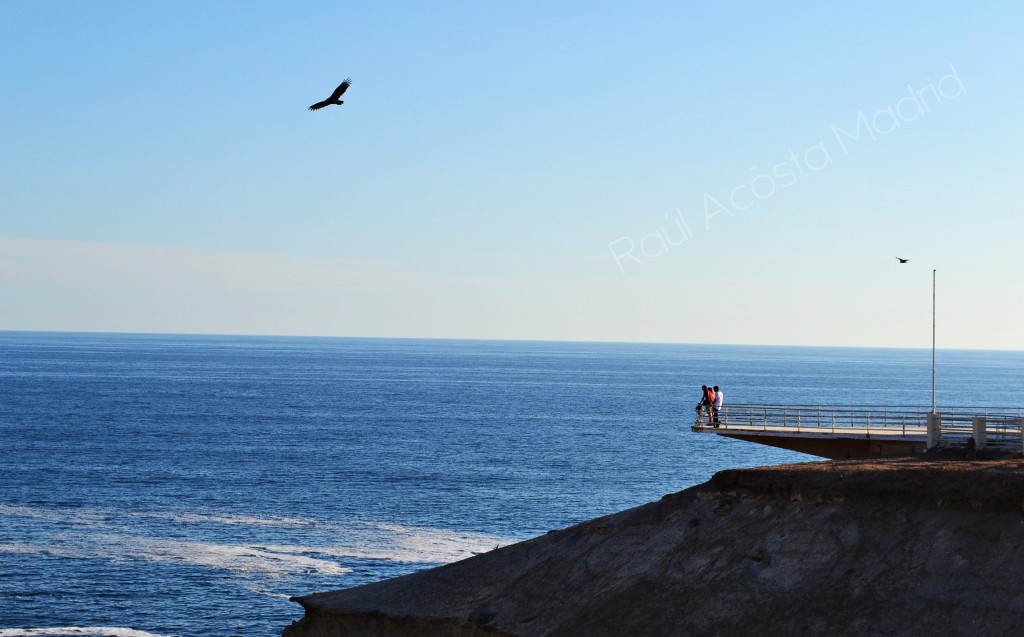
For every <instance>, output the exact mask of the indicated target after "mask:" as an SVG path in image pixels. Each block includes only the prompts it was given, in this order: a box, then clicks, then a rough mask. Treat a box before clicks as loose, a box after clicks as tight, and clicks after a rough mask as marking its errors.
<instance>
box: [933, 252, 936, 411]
mask: <svg viewBox="0 0 1024 637" xmlns="http://www.w3.org/2000/svg"><path fill="white" fill-rule="evenodd" d="M932 413H933V414H934V413H936V411H935V270H932Z"/></svg>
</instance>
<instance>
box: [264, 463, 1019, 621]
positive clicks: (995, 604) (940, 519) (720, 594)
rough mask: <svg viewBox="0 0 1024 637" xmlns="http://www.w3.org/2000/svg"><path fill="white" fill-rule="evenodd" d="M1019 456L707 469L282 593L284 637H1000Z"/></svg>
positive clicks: (1013, 582)
mask: <svg viewBox="0 0 1024 637" xmlns="http://www.w3.org/2000/svg"><path fill="white" fill-rule="evenodd" d="M1022 577H1024V461H1022V460H1020V459H1003V460H994V461H976V462H964V461H949V460H931V459H927V458H926V457H920V456H916V457H907V458H891V459H884V460H877V461H831V462H820V463H807V464H799V465H787V466H783V467H766V468H760V469H745V470H734V471H723V472H720V473H718V474H716V475H715V476H714V477H713V478H712V479H711V480H710V481H709V482H707V483H705V484H703V485H699V486H697V487H693V488H691V489H687V490H685V491H682V492H679V493H675V494H672V495H668V496H665V497H664V498H662V499H661V500H660V501H658V502H653V503H650V504H647V505H643V506H640V507H637V508H634V509H630V510H628V511H623V512H621V513H617V514H614V515H610V516H606V517H603V518H598V519H595V520H591V521H589V522H585V523H583V524H579V525H577V526H573V527H570V528H568V529H564V530H561V531H553V532H551V533H548V534H547V535H545V536H541V537H538V538H535V539H532V540H528V541H526V542H521V543H519V544H515V545H512V546H508V547H504V548H501V549H497V550H495V551H492V552H490V553H486V554H483V555H479V556H476V557H473V558H470V559H467V560H463V561H461V562H456V563H453V564H448V565H445V566H441V567H438V568H434V569H430V570H426V571H421V572H418V573H414V574H412V575H407V576H405V577H400V578H396V579H393V580H388V581H384V582H378V583H375V584H369V585H366V586H360V587H357V588H352V589H347V590H341V591H335V592H329V593H318V594H314V595H310V596H307V597H302V598H298V599H297V600H296V601H298V602H299V603H300V604H301V605H302V606H303V607H304V608H305V611H306V614H305V617H303V619H302V620H300V621H298V622H296V623H294V624H292V626H290V627H288V628H287V629H286V630H285V632H284V635H285V637H326V636H331V637H340V636H345V637H355V636H366V637H370V636H372V637H411V636H416V637H432V636H442V635H444V636H452V637H456V636H457V637H485V636H486V637H533V636H537V637H539V636H542V635H543V636H552V637H554V636H558V637H602V636H608V637H624V636H628V635H632V636H638V637H659V636H666V637H667V636H679V635H717V636H724V635H825V634H827V635H971V636H972V637H973V636H975V635H1006V634H1017V633H1019V632H1020V631H1021V630H1022V629H1024V628H1022V627H1024V586H1021V583H1022Z"/></svg>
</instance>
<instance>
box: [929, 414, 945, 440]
mask: <svg viewBox="0 0 1024 637" xmlns="http://www.w3.org/2000/svg"><path fill="white" fill-rule="evenodd" d="M941 427H942V416H941V415H939V414H937V413H935V412H934V411H933V412H931V413H929V414H928V442H927V448H928V449H934V448H935V447H937V446H938V445H939V434H940V431H939V430H940V428H941Z"/></svg>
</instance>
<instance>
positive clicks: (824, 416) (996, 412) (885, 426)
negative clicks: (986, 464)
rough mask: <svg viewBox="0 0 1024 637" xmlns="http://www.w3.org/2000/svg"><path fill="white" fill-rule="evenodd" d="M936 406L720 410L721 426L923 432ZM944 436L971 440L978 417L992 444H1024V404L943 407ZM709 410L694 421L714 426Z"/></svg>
mask: <svg viewBox="0 0 1024 637" xmlns="http://www.w3.org/2000/svg"><path fill="white" fill-rule="evenodd" d="M930 411H931V408H930V407H916V406H905V407H904V406H899V407H896V406H886V405H883V406H866V405H753V404H732V405H724V406H723V407H722V409H721V410H720V412H719V414H718V423H717V425H718V426H719V428H725V429H730V428H733V429H743V430H746V431H750V430H761V431H765V432H768V431H775V432H778V431H785V432H793V433H818V434H821V433H835V434H843V433H853V431H854V430H856V431H857V433H858V434H863V435H867V436H871V435H887V436H895V435H899V436H907V435H913V436H920V435H924V434H926V433H927V429H928V413H929V412H930ZM938 412H939V413H940V414H941V427H940V436H939V437H940V439H941V440H943V441H944V442H946V443H950V444H957V443H962V444H966V441H967V439H968V438H970V437H971V436H972V435H973V422H974V419H975V418H984V419H985V420H986V425H985V426H986V431H987V444H988V446H1004V445H1005V446H1013V445H1015V446H1017V447H1019V446H1020V445H1021V435H1022V429H1024V408H1021V407H942V408H940V409H938ZM715 425H716V423H714V422H712V421H711V416H710V415H709V414H707V413H706V411H704V410H701V411H698V412H697V416H696V418H695V421H694V426H695V427H697V428H713V427H714V426H715Z"/></svg>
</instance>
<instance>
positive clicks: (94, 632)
mask: <svg viewBox="0 0 1024 637" xmlns="http://www.w3.org/2000/svg"><path fill="white" fill-rule="evenodd" d="M65 635H90V636H91V637H161V636H160V635H156V634H154V633H147V632H145V631H142V630H135V629H134V628H122V627H109V626H61V627H57V628H0V637H64V636H65Z"/></svg>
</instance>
